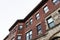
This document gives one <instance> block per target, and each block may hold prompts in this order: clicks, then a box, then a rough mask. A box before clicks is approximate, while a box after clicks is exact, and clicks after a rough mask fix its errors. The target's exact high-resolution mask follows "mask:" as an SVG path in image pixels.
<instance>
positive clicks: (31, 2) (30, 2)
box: [0, 0, 41, 40]
mask: <svg viewBox="0 0 60 40" xmlns="http://www.w3.org/2000/svg"><path fill="white" fill-rule="evenodd" d="M40 1H41V0H0V40H3V39H4V38H5V37H6V36H7V35H8V33H9V31H8V29H9V28H10V27H11V26H12V25H13V24H14V22H15V21H16V20H17V19H23V18H25V17H26V15H27V14H28V13H29V12H30V11H31V10H32V9H33V8H34V7H35V6H36V5H37V4H38V3H39V2H40Z"/></svg>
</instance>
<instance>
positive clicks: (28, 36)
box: [26, 31, 32, 40]
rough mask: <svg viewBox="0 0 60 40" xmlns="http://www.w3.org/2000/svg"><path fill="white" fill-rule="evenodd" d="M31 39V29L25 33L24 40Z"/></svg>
mask: <svg viewBox="0 0 60 40" xmlns="http://www.w3.org/2000/svg"><path fill="white" fill-rule="evenodd" d="M30 39H32V31H29V32H28V33H27V34H26V40H30Z"/></svg>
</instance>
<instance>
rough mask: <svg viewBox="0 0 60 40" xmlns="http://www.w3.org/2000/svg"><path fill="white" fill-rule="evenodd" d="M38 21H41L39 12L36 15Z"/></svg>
mask: <svg viewBox="0 0 60 40" xmlns="http://www.w3.org/2000/svg"><path fill="white" fill-rule="evenodd" d="M36 19H37V20H38V19H40V14H39V12H38V13H37V14H36Z"/></svg>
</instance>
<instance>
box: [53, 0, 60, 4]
mask: <svg viewBox="0 0 60 40" xmlns="http://www.w3.org/2000/svg"><path fill="white" fill-rule="evenodd" d="M52 1H53V4H55V5H57V4H58V3H59V2H60V0H52Z"/></svg>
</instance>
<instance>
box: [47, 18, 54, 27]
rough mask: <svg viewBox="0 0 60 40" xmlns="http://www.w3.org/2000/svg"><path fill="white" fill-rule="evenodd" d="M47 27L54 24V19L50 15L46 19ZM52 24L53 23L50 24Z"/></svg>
mask: <svg viewBox="0 0 60 40" xmlns="http://www.w3.org/2000/svg"><path fill="white" fill-rule="evenodd" d="M47 23H48V27H49V28H53V27H54V26H55V23H54V20H53V18H52V17H50V18H48V19H47ZM52 24H53V25H52Z"/></svg>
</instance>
